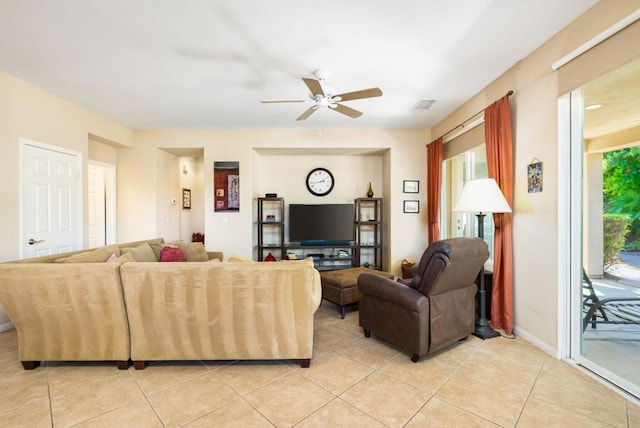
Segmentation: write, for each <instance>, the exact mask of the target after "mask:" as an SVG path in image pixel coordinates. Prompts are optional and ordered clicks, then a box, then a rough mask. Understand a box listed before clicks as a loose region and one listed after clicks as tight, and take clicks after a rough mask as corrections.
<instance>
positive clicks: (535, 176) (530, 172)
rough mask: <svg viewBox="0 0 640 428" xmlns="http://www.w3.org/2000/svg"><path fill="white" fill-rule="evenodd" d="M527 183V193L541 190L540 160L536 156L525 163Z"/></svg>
mask: <svg viewBox="0 0 640 428" xmlns="http://www.w3.org/2000/svg"><path fill="white" fill-rule="evenodd" d="M527 183H528V184H527V190H528V192H529V193H539V192H542V162H540V161H539V160H538V159H536V158H533V160H532V161H531V163H530V164H529V165H527Z"/></svg>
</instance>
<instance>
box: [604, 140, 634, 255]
mask: <svg viewBox="0 0 640 428" xmlns="http://www.w3.org/2000/svg"><path fill="white" fill-rule="evenodd" d="M603 161H604V164H603V172H602V175H603V196H604V212H605V214H615V215H621V216H625V217H627V218H628V221H629V223H628V229H627V234H626V237H625V238H626V239H625V241H624V249H625V250H627V251H640V146H635V147H628V148H626V149H622V150H615V151H612V152H607V153H605V154H604V156H603ZM605 234H606V231H605ZM606 239H607V238H606V237H605V240H606ZM621 249H622V248H621Z"/></svg>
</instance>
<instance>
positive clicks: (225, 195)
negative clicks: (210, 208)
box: [213, 162, 240, 211]
mask: <svg viewBox="0 0 640 428" xmlns="http://www.w3.org/2000/svg"><path fill="white" fill-rule="evenodd" d="M213 188H214V198H213V205H214V210H215V211H240V162H214V163H213Z"/></svg>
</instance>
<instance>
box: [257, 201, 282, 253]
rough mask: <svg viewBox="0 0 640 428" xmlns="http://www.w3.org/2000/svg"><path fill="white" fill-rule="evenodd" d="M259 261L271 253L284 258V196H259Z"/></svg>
mask: <svg viewBox="0 0 640 428" xmlns="http://www.w3.org/2000/svg"><path fill="white" fill-rule="evenodd" d="M257 224H258V261H263V260H264V259H265V258H266V257H267V255H268V254H269V253H271V254H273V256H274V257H275V258H276V259H277V260H284V259H285V256H286V249H285V245H284V198H258V221H257Z"/></svg>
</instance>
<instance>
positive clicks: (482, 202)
mask: <svg viewBox="0 0 640 428" xmlns="http://www.w3.org/2000/svg"><path fill="white" fill-rule="evenodd" d="M453 211H454V212H472V213H510V212H511V207H509V204H508V203H507V200H506V199H505V198H504V195H503V194H502V191H501V190H500V188H499V187H498V183H496V180H494V179H493V178H480V179H478V180H469V181H467V182H466V183H465V185H464V188H463V189H462V194H461V195H460V198H459V199H458V202H456V204H455V206H454V207H453Z"/></svg>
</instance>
